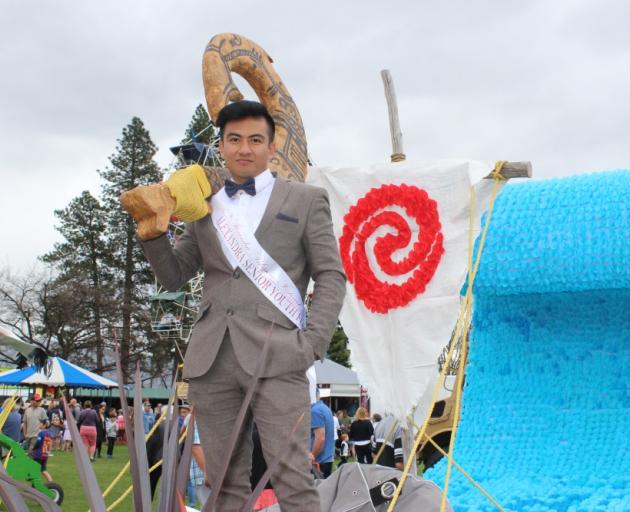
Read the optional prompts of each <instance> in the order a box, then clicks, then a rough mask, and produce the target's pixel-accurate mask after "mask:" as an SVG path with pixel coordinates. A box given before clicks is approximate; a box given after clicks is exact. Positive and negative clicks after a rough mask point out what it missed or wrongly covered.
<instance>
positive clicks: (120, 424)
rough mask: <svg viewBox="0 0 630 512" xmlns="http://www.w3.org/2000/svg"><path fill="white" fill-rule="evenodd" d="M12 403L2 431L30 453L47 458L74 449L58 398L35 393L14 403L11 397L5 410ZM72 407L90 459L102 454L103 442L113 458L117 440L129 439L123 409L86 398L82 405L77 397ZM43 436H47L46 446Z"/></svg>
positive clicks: (70, 407)
mask: <svg viewBox="0 0 630 512" xmlns="http://www.w3.org/2000/svg"><path fill="white" fill-rule="evenodd" d="M9 406H12V409H11V411H10V412H9V414H8V416H7V419H6V421H5V423H4V426H3V427H2V433H3V434H5V435H6V436H8V437H9V438H11V439H12V440H14V441H16V442H17V443H20V444H21V445H22V446H23V448H24V449H25V451H26V452H27V453H28V454H29V455H31V456H32V455H33V453H37V454H39V456H40V457H45V458H46V459H47V457H48V456H50V455H52V453H53V452H55V451H70V450H72V447H73V440H72V436H71V435H70V428H69V427H68V419H67V417H66V415H65V412H64V409H63V406H62V405H61V403H60V402H59V401H58V400H48V399H45V400H43V399H42V397H41V395H39V394H34V395H33V396H31V397H30V399H29V400H27V401H26V402H24V401H23V400H21V399H20V400H18V401H17V402H15V403H14V402H13V400H12V399H11V398H7V399H6V400H5V401H4V402H3V405H2V410H4V409H5V408H6V407H9ZM68 406H69V409H70V411H71V413H72V415H73V417H74V419H75V421H76V423H77V427H78V428H79V433H80V436H81V441H82V442H83V444H84V445H85V447H86V449H87V451H88V454H89V456H90V459H91V460H92V461H94V460H95V459H97V458H100V457H101V456H102V447H103V445H106V446H107V458H110V459H111V458H112V457H113V455H114V447H115V445H116V441H121V442H125V441H126V436H125V420H124V417H123V414H122V410H121V409H116V408H114V407H108V406H107V404H106V403H105V402H100V403H99V404H98V405H93V404H92V402H91V401H90V400H86V401H84V402H83V403H82V404H80V403H79V402H78V401H77V399H75V398H72V399H70V400H69V402H68ZM42 432H44V434H42ZM42 436H43V437H45V439H46V443H45V446H43V447H42ZM42 452H43V454H42Z"/></svg>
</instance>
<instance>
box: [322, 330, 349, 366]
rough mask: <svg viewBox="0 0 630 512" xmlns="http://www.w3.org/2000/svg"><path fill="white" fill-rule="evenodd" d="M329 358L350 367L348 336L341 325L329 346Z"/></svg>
mask: <svg viewBox="0 0 630 512" xmlns="http://www.w3.org/2000/svg"><path fill="white" fill-rule="evenodd" d="M327 356H328V359H330V360H331V361H334V362H335V363H339V364H340V365H343V366H345V367H346V368H350V351H349V350H348V337H347V336H346V333H345V332H344V331H343V328H342V327H341V325H339V326H338V327H337V329H336V330H335V333H334V334H333V337H332V340H331V341H330V345H329V346H328V354H327Z"/></svg>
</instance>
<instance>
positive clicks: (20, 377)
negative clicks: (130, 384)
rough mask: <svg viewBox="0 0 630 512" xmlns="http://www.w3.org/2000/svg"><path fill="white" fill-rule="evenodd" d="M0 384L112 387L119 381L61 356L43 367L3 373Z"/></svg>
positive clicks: (53, 358) (31, 367) (0, 376)
mask: <svg viewBox="0 0 630 512" xmlns="http://www.w3.org/2000/svg"><path fill="white" fill-rule="evenodd" d="M0 386H23V387H33V386H42V387H45V388H47V387H66V388H68V387H74V388H79V387H81V388H92V389H111V388H116V387H118V383H117V382H115V381H113V380H111V379H107V378H105V377H103V376H101V375H98V374H96V373H93V372H91V371H89V370H86V369H85V368H81V367H80V366H77V365H75V364H72V363H70V362H68V361H66V360H65V359H62V358H60V357H52V358H50V360H49V362H48V364H47V365H46V366H44V367H42V368H37V367H35V366H29V367H27V368H22V369H16V370H10V371H8V372H5V373H3V374H1V375H0Z"/></svg>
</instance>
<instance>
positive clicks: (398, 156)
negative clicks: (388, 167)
mask: <svg viewBox="0 0 630 512" xmlns="http://www.w3.org/2000/svg"><path fill="white" fill-rule="evenodd" d="M406 158H407V155H405V154H404V153H394V154H393V155H392V156H391V160H392V162H403V161H404V160H405V159H406Z"/></svg>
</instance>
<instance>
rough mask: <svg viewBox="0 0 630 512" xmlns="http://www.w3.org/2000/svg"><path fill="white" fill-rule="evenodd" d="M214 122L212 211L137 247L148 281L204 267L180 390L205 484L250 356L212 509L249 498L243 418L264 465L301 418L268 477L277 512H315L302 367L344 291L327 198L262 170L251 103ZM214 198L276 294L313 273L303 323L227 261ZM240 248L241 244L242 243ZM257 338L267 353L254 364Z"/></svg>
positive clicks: (265, 132)
mask: <svg viewBox="0 0 630 512" xmlns="http://www.w3.org/2000/svg"><path fill="white" fill-rule="evenodd" d="M217 126H218V128H219V129H220V136H221V139H220V143H219V149H220V151H221V155H222V156H223V159H224V160H225V162H226V165H227V168H228V170H229V171H230V174H231V176H232V179H233V182H226V185H225V187H224V188H223V189H222V190H221V191H219V192H216V193H215V195H214V196H213V198H212V199H211V202H210V204H211V205H212V208H213V213H212V214H211V215H208V216H206V217H204V218H203V219H201V220H198V221H195V222H192V223H190V224H188V225H187V226H186V230H185V232H184V234H183V235H182V237H181V238H180V240H178V242H177V243H176V244H175V246H174V248H171V246H170V244H169V242H168V240H167V238H166V237H165V236H161V237H158V238H156V239H153V240H148V241H144V242H142V247H143V249H144V251H145V254H146V256H147V258H148V260H149V262H150V263H151V266H152V267H153V270H154V271H155V274H156V276H157V278H158V280H159V281H160V282H161V283H162V284H163V285H164V286H165V287H166V288H168V289H169V290H178V289H179V288H180V287H181V286H183V285H184V284H185V283H186V282H187V281H188V280H189V279H190V278H192V277H193V276H194V275H195V273H196V272H198V270H199V269H200V268H202V269H203V271H204V274H205V281H204V289H203V298H202V301H201V306H200V308H199V312H198V316H197V319H196V321H195V326H194V329H193V333H192V336H191V338H190V342H189V345H188V348H187V351H186V357H185V361H184V378H188V379H189V398H190V400H191V401H192V402H193V404H194V405H195V410H196V413H197V421H198V425H199V432H200V434H201V441H202V446H203V448H204V453H205V457H206V464H207V472H208V478H209V481H210V484H211V485H212V482H213V479H215V478H216V476H217V473H218V472H219V468H220V466H221V462H222V460H223V459H224V458H225V457H226V444H227V442H228V439H229V437H230V434H231V432H232V430H233V429H234V428H235V420H236V416H237V413H238V410H239V407H240V406H241V404H242V402H243V399H244V397H245V394H246V392H247V389H248V387H249V386H250V384H251V383H252V381H253V376H254V375H255V374H256V372H257V370H260V369H259V368H258V367H259V365H261V364H262V371H259V373H260V375H261V378H260V379H259V380H258V382H257V387H256V392H255V395H254V398H253V399H252V402H251V405H250V414H248V417H247V420H246V424H245V427H244V428H243V430H242V431H241V433H240V437H239V441H238V443H237V446H236V449H235V451H234V453H233V454H232V459H231V462H230V466H229V469H228V472H227V474H226V477H225V480H224V484H223V487H222V489H221V494H220V496H219V500H218V502H217V510H220V511H221V512H229V511H232V510H235V511H236V510H240V509H241V508H242V507H243V505H244V504H245V500H246V498H247V496H248V495H249V494H250V484H249V475H250V469H251V460H252V456H251V451H252V441H251V439H252V436H251V425H252V419H253V420H255V421H256V424H257V426H258V431H259V434H260V439H261V444H262V448H263V452H264V455H265V459H266V460H267V461H268V462H271V461H272V460H273V459H274V458H275V457H276V455H277V454H278V451H279V450H281V449H282V448H283V445H285V444H286V443H287V439H288V437H289V433H290V431H291V429H292V428H293V427H294V425H295V424H296V422H297V421H298V418H299V417H300V416H301V415H302V414H304V415H305V416H304V418H303V420H302V421H301V423H300V425H299V427H298V430H297V432H296V434H295V438H294V443H293V446H291V447H290V448H289V449H288V451H287V455H286V456H285V457H284V458H283V459H282V461H281V462H280V465H279V467H278V469H277V470H276V471H275V474H274V475H272V483H273V486H274V489H275V491H276V494H277V496H278V499H279V501H280V504H281V507H282V509H283V510H286V511H296V512H297V511H300V512H302V511H304V512H319V511H320V508H319V496H318V494H317V491H316V489H315V486H314V483H313V478H312V476H311V473H310V461H309V443H310V439H309V428H310V400H309V392H308V382H307V378H306V376H305V371H306V370H307V368H309V367H310V366H311V365H312V364H313V362H314V360H315V359H316V358H320V357H323V356H324V355H325V354H326V349H327V347H328V344H329V342H330V339H331V337H332V334H333V331H334V329H335V326H336V324H337V317H338V314H339V311H340V309H341V305H342V301H343V297H344V294H345V275H344V273H343V270H342V266H341V262H340V258H339V253H338V249H337V242H336V240H335V237H334V234H333V229H332V220H331V215H330V207H329V203H328V196H327V194H326V192H325V191H324V190H323V189H320V188H317V187H312V186H309V185H305V184H301V183H295V182H290V181H287V180H285V179H284V178H281V177H279V176H278V177H276V176H274V175H273V174H272V173H271V172H270V171H269V170H268V164H269V160H270V158H271V157H272V156H273V154H274V152H275V146H274V143H273V138H274V131H275V126H274V122H273V119H272V118H271V116H270V115H269V113H268V112H267V110H266V108H265V107H264V106H263V105H261V104H260V103H257V102H251V101H240V102H236V103H232V104H230V105H228V106H226V107H225V108H224V109H223V110H222V111H221V112H220V114H219V116H218V119H217ZM221 205H223V206H224V207H225V208H226V209H227V210H229V211H232V212H234V213H235V215H236V216H237V217H238V216H240V217H239V218H240V219H244V220H245V222H243V223H241V224H242V225H245V228H244V229H249V230H251V231H250V235H251V233H253V234H254V236H255V239H256V241H257V244H259V247H262V249H263V250H264V251H263V252H266V254H267V255H268V257H270V258H271V259H270V260H267V261H266V262H264V263H262V264H261V265H262V267H263V271H265V270H267V269H268V267H269V272H270V273H271V274H274V272H275V273H276V274H283V275H284V278H285V281H284V283H285V285H284V286H283V287H280V286H279V287H278V290H280V288H282V289H284V290H286V288H287V286H286V284H287V283H288V284H289V285H290V286H288V288H291V287H292V289H293V291H294V295H293V296H294V297H296V296H298V297H299V298H300V300H302V298H303V297H304V295H305V292H306V287H307V285H308V282H309V280H310V279H311V278H312V279H313V281H314V282H315V287H314V290H313V297H312V301H311V305H310V308H309V312H308V320H307V321H306V322H305V324H302V325H300V321H299V319H298V320H296V317H295V315H293V316H291V313H295V311H294V310H295V308H294V307H293V306H295V302H296V301H295V300H294V301H293V303H291V300H290V297H289V298H288V297H285V296H284V295H283V294H282V293H281V290H280V291H278V293H276V292H275V291H273V292H272V291H271V290H275V285H274V286H272V285H271V284H270V282H267V281H264V280H263V281H261V280H260V279H258V275H257V274H256V270H254V271H253V273H252V271H251V269H250V268H249V265H243V264H239V259H238V256H239V255H241V256H242V254H241V251H242V249H243V248H241V247H238V248H237V249H236V252H234V247H233V244H232V243H231V242H232V241H234V237H228V236H227V235H226V233H225V232H224V231H223V229H222V228H221V225H220V224H219V229H217V225H216V223H217V218H218V212H219V210H218V208H219V206H221ZM242 225H241V228H242V227H243V226H242ZM219 231H221V233H220V232H219ZM257 244H256V243H254V244H253V245H257ZM250 245H252V244H247V243H244V244H243V247H244V248H245V249H246V250H247V249H251V247H249V246H250ZM261 258H262V257H261ZM241 261H242V260H241ZM260 261H262V259H261V260H260ZM274 269H275V270H274ZM287 276H288V277H287ZM287 279H290V281H288V280H287ZM297 294H299V295H297ZM288 295H289V293H288V292H287V296H288ZM291 304H293V306H292V305H291ZM296 324H297V325H299V326H300V327H301V328H298V327H297V326H296ZM265 345H267V347H266V350H267V357H266V358H265V360H264V361H261V358H262V354H263V347H265Z"/></svg>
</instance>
